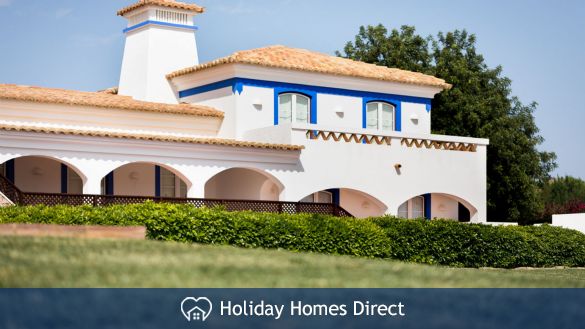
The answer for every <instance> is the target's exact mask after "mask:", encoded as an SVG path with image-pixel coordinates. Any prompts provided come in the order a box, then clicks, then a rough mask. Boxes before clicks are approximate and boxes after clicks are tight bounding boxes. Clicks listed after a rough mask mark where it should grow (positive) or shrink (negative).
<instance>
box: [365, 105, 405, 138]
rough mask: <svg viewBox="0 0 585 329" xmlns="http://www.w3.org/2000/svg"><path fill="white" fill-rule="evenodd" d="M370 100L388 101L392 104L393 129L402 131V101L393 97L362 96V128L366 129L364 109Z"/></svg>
mask: <svg viewBox="0 0 585 329" xmlns="http://www.w3.org/2000/svg"><path fill="white" fill-rule="evenodd" d="M372 102H382V103H388V104H390V105H392V106H394V111H395V113H394V131H402V102H401V101H399V100H397V99H396V98H393V97H385V98H381V97H376V98H372V97H364V98H362V128H364V129H366V127H367V120H366V110H367V107H368V103H372Z"/></svg>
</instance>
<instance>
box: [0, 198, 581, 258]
mask: <svg viewBox="0 0 585 329" xmlns="http://www.w3.org/2000/svg"><path fill="white" fill-rule="evenodd" d="M0 223H53V224H75V225H90V224H91V225H144V226H146V228H147V236H148V238H150V239H155V240H165V241H180V242H196V243H207V244H223V245H233V246H238V247H245V248H282V249H287V250H292V251H304V252H318V253H327V254H340V255H353V256H361V257H376V258H392V259H398V260H403V261H410V262H418V263H427V264H440V265H449V266H456V267H501V268H513V267H523V266H532V267H547V266H585V235H583V234H581V233H579V232H577V231H573V230H567V229H563V228H558V227H552V226H548V225H544V226H540V227H523V226H505V227H494V226H487V225H480V224H461V223H457V222H452V221H443V220H433V221H426V220H405V219H398V218H394V217H389V216H386V217H379V218H369V219H353V218H338V217H333V216H324V215H311V214H295V215H287V214H270V213H254V212H247V211H244V212H228V211H225V210H223V209H219V208H212V209H210V208H195V207H193V206H190V205H178V204H162V203H152V202H147V203H144V204H138V205H115V206H109V207H91V206H79V207H71V206H55V207H47V206H32V207H7V208H0Z"/></svg>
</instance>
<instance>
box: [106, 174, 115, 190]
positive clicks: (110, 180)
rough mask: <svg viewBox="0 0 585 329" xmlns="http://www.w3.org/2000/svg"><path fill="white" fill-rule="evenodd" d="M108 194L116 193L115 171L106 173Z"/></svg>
mask: <svg viewBox="0 0 585 329" xmlns="http://www.w3.org/2000/svg"><path fill="white" fill-rule="evenodd" d="M106 195H114V172H113V171H111V172H110V173H109V174H108V175H106Z"/></svg>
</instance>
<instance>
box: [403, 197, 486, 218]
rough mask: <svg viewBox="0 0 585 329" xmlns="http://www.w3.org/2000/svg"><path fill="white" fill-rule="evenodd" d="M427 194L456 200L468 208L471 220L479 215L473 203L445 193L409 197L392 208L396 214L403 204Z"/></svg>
mask: <svg viewBox="0 0 585 329" xmlns="http://www.w3.org/2000/svg"><path fill="white" fill-rule="evenodd" d="M425 194H430V195H431V196H432V195H441V196H446V197H448V198H451V199H454V200H455V201H457V202H459V203H461V204H462V205H463V206H465V208H467V210H469V214H470V218H471V219H473V218H475V217H476V216H477V215H478V209H477V207H475V206H473V204H471V202H469V201H467V200H465V199H463V198H461V197H459V196H456V195H454V194H451V193H444V192H426V193H421V194H415V195H412V196H411V197H409V198H407V199H405V200H402V201H401V202H400V203H398V204H396V205H393V206H392V207H393V208H394V209H395V213H398V207H400V205H401V204H403V203H404V202H406V201H408V200H410V199H412V198H415V197H418V196H421V195H425Z"/></svg>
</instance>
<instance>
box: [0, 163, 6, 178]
mask: <svg viewBox="0 0 585 329" xmlns="http://www.w3.org/2000/svg"><path fill="white" fill-rule="evenodd" d="M0 175H2V176H4V177H6V163H0Z"/></svg>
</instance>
